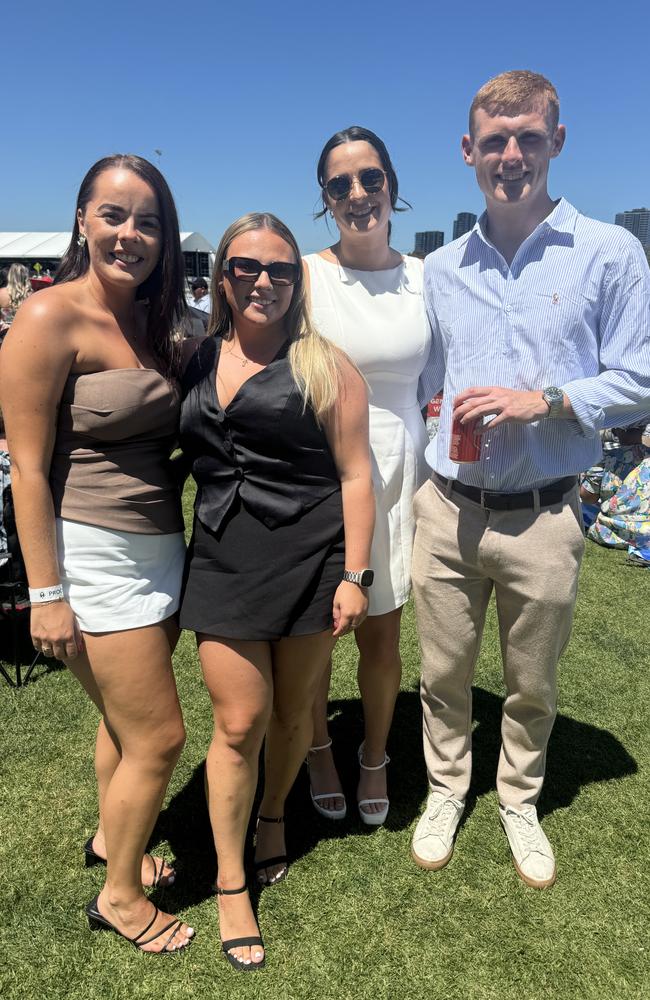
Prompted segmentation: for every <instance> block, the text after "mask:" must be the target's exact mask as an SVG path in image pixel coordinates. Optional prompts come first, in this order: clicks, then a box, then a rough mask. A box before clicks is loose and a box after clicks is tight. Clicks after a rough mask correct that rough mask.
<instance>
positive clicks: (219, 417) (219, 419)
mask: <svg viewBox="0 0 650 1000" xmlns="http://www.w3.org/2000/svg"><path fill="white" fill-rule="evenodd" d="M225 419H226V414H225V413H224V412H223V410H217V423H218V424H222V423H223V422H224V420H225Z"/></svg>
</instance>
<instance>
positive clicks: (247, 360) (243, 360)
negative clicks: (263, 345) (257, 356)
mask: <svg viewBox="0 0 650 1000" xmlns="http://www.w3.org/2000/svg"><path fill="white" fill-rule="evenodd" d="M228 354H232V356H233V357H234V358H237V360H238V361H241V366H242V368H245V367H246V365H249V364H250V361H251V359H250V358H243V357H242V356H241V354H235V352H234V351H233V349H232V347H231V348H230V350H229V351H228Z"/></svg>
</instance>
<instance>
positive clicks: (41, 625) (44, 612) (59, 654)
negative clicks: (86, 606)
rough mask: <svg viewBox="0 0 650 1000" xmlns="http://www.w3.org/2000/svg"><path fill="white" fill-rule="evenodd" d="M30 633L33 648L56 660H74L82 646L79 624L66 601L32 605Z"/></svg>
mask: <svg viewBox="0 0 650 1000" xmlns="http://www.w3.org/2000/svg"><path fill="white" fill-rule="evenodd" d="M31 633H32V643H33V645H34V649H38V650H39V651H40V652H41V653H42V654H43V656H48V657H50V656H53V657H55V658H56V659H57V660H74V659H75V657H76V656H78V655H79V653H81V652H82V651H83V648H84V641H83V636H82V634H81V630H80V628H79V624H78V622H77V619H76V618H75V616H74V613H73V611H72V608H71V607H70V605H69V604H68V603H67V601H55V602H53V603H52V604H43V605H38V604H34V605H32V614H31Z"/></svg>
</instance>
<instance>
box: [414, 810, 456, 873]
mask: <svg viewBox="0 0 650 1000" xmlns="http://www.w3.org/2000/svg"><path fill="white" fill-rule="evenodd" d="M464 809H465V803H464V802H460V801H459V800H458V799H453V798H452V797H451V796H450V795H445V794H444V792H429V798H428V799H427V807H426V809H425V810H424V812H423V813H422V815H421V816H420V819H419V820H418V825H417V826H416V828H415V833H414V834H413V841H412V843H411V857H412V858H413V860H414V861H415V863H416V865H419V866H420V868H426V869H427V870H428V871H437V870H438V868H444V867H445V865H446V864H448V863H449V861H450V860H451V856H452V854H453V853H454V837H455V836H456V830H457V829H458V824H459V823H460V818H461V816H462V815H463V811H464Z"/></svg>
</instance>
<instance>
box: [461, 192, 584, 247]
mask: <svg viewBox="0 0 650 1000" xmlns="http://www.w3.org/2000/svg"><path fill="white" fill-rule="evenodd" d="M577 219H578V210H577V209H576V208H574V207H573V205H572V204H571V203H570V202H568V201H567V200H566V198H560V200H559V201H558V203H557V205H556V206H555V208H554V209H553V211H552V212H549V214H548V215H547V216H546V218H545V219H542V221H541V222H540V223H539V225H538V226H536V227H535V229H534V230H533V232H532V233H531V234H530V236H529V237H528V239H530V237H531V236H534V235H537V234H538V233H541V232H544V231H545V230H546V229H555V231H556V232H558V233H574V232H575V228H576V221H577ZM486 222H487V211H485V212H483V214H482V215H481V216H480V218H478V219H477V220H476V223H475V225H474V228H473V229H472V233H476V235H477V236H478V237H479V239H481V240H482V241H483V242H484V243H487V244H488V246H492V244H491V243H490V241H489V240H488V239H487V237H486V235H485V230H484V228H483V227H484V226H485V223H486Z"/></svg>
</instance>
